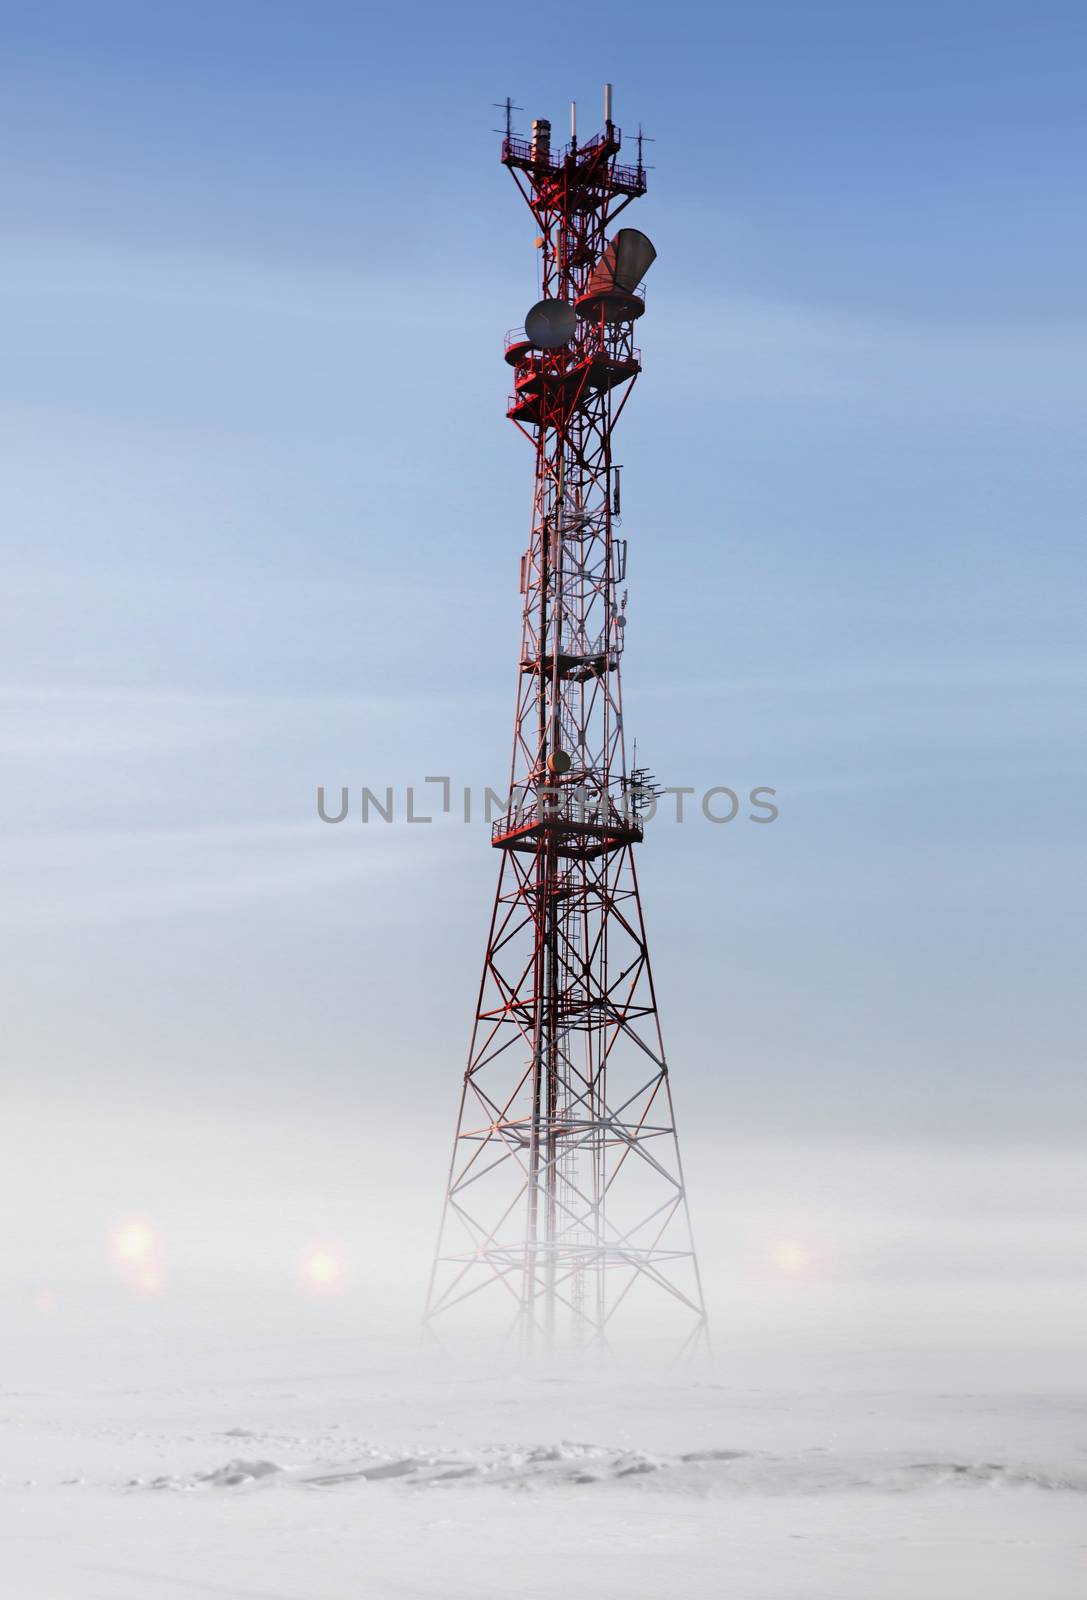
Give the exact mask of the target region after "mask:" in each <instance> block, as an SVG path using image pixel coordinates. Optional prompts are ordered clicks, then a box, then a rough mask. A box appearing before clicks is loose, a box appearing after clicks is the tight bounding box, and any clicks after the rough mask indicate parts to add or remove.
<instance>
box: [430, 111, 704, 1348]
mask: <svg viewBox="0 0 1087 1600" xmlns="http://www.w3.org/2000/svg"><path fill="white" fill-rule="evenodd" d="M511 110H512V108H511V106H510V104H509V102H507V103H506V136H505V138H504V139H503V142H502V161H503V164H504V165H505V166H506V167H507V168H508V169H509V171H510V172H511V173H512V175H513V178H514V180H515V182H516V183H517V186H518V188H519V189H520V191H521V193H522V195H523V196H524V198H525V200H526V201H527V203H528V206H529V208H530V210H531V212H532V215H533V217H534V218H535V220H536V224H537V228H538V233H539V238H538V240H537V246H538V250H539V253H540V263H541V289H542V295H543V301H544V302H550V301H557V302H561V303H563V304H560V305H559V307H558V308H555V307H547V306H545V312H548V311H555V310H556V309H557V312H558V314H559V315H560V317H561V316H563V315H564V316H566V318H567V319H568V321H569V322H570V324H571V325H572V326H573V318H572V317H571V315H570V313H569V312H566V311H564V310H563V305H565V306H570V307H573V308H575V310H576V312H577V321H576V326H574V327H573V332H572V334H571V337H570V338H569V339H568V340H567V342H565V343H563V344H561V345H559V346H558V347H557V348H540V344H539V341H536V342H535V343H534V342H533V341H532V340H531V339H530V337H529V335H528V334H526V332H524V331H522V330H518V331H517V332H516V333H514V334H512V335H510V336H508V337H507V341H506V360H507V361H508V362H509V364H510V366H511V367H512V368H513V372H514V393H513V395H512V397H511V400H510V402H509V408H508V415H509V417H510V418H511V420H512V421H513V422H514V423H516V425H517V427H518V428H519V429H520V431H521V432H522V433H523V434H524V435H525V437H526V438H527V439H528V440H529V441H530V443H531V444H532V445H533V447H534V450H535V457H536V475H535V494H534V501H533V517H532V535H531V540H530V543H529V548H528V550H527V551H526V553H525V554H524V555H523V557H522V560H521V593H522V595H523V597H524V617H523V629H522V637H521V655H520V662H519V673H518V690H517V699H516V712H515V719H514V735H513V761H512V769H511V775H510V802H509V808H508V810H507V811H506V813H505V814H504V815H503V816H501V817H500V818H499V819H498V820H497V821H496V822H495V823H494V825H493V830H492V840H491V842H492V844H493V845H494V846H495V848H497V849H498V850H499V852H500V859H501V865H500V869H499V877H498V890H497V894H496V897H495V903H494V912H493V915H492V917H491V925H490V933H489V936H488V939H487V950H486V956H485V959H484V963H483V977H482V981H481V984H480V990H479V999H478V1004H477V1007H476V1019H475V1025H474V1028H473V1033H472V1040H471V1046H470V1049H469V1053H468V1065H467V1070H466V1072H465V1077H464V1087H463V1093H462V1096H461V1104H460V1113H459V1118H458V1123H457V1133H456V1139H455V1141H454V1148H453V1157H452V1162H451V1165H450V1172H449V1181H448V1186H447V1192H446V1200H445V1208H444V1212H443V1219H442V1228H441V1234H440V1237H439V1243H438V1250H437V1256H436V1259H435V1263H434V1270H433V1273H432V1277H431V1282H430V1290H429V1295H428V1302H427V1321H428V1325H434V1324H435V1323H439V1322H440V1323H443V1324H444V1323H445V1322H446V1319H447V1318H448V1319H452V1318H453V1317H454V1316H458V1317H460V1318H461V1319H462V1320H463V1321H468V1322H469V1323H470V1325H471V1326H473V1327H475V1328H478V1327H479V1326H480V1323H481V1321H486V1322H489V1323H490V1324H491V1325H493V1324H494V1317H495V1311H496V1309H498V1310H500V1311H502V1312H504V1314H505V1316H507V1317H508V1319H509V1325H510V1328H511V1331H513V1332H515V1333H516V1334H518V1335H519V1337H520V1340H521V1342H522V1345H523V1347H524V1348H525V1349H526V1350H532V1349H533V1348H537V1349H538V1348H540V1347H563V1346H578V1345H581V1346H585V1347H589V1346H592V1345H594V1344H595V1345H603V1346H608V1345H609V1344H610V1342H611V1340H612V1335H613V1332H614V1330H615V1329H616V1327H617V1325H618V1323H619V1321H620V1320H621V1321H623V1322H625V1323H630V1322H632V1321H637V1323H638V1327H639V1331H646V1332H648V1331H651V1330H652V1331H656V1330H657V1329H658V1326H660V1331H661V1332H662V1333H663V1332H665V1331H666V1325H667V1324H671V1331H673V1332H675V1333H678V1334H679V1335H680V1339H679V1340H678V1341H677V1342H678V1343H680V1344H681V1347H682V1346H683V1345H688V1346H690V1347H694V1346H697V1345H698V1344H699V1343H700V1342H701V1341H703V1340H705V1338H706V1336H707V1323H706V1311H705V1304H704V1301H703V1295H702V1286H701V1281H700V1278H699V1272H698V1263H697V1259H696V1256H695V1252H694V1245H693V1240H692V1236H691V1229H690V1219H689V1215H688V1208H687V1196H686V1191H685V1188H684V1181H683V1170H682V1166H681V1162H680V1153H679V1144H678V1141H677V1137H676V1127H675V1120H674V1116H673V1110H672V1093H671V1086H670V1082H669V1076H668V1067H667V1065H666V1061H665V1054H664V1046H663V1042H662V1039H661V1032H660V1026H659V1023H658V1019H657V1004H656V996H655V994H654V989H653V978H652V973H651V970H650V964H649V951H648V947H647V944H646V935H645V928H644V924H643V920H642V907H641V900H640V897H639V893H638V879H637V874H636V871H635V863H634V849H635V846H636V845H638V844H639V843H640V842H641V840H642V836H643V822H644V810H645V795H646V790H645V779H644V774H641V773H639V772H636V771H632V770H631V769H630V768H628V765H627V757H626V749H625V744H624V734H623V710H622V695H621V691H620V660H621V657H622V653H623V640H624V631H625V622H626V618H625V614H624V613H625V607H626V595H625V592H622V591H623V586H624V582H625V577H626V541H625V540H622V539H620V538H619V537H618V536H617V530H618V527H619V525H620V481H619V469H618V467H617V466H616V465H615V464H614V462H613V457H612V435H613V430H614V428H615V424H616V422H617V421H618V419H619V416H620V415H621V413H622V411H623V408H624V406H625V405H626V402H627V400H628V398H629V396H630V392H631V389H632V387H633V384H634V381H635V379H636V377H637V375H638V373H639V372H640V370H641V354H640V351H639V350H638V349H637V348H636V347H635V344H634V337H633V336H634V323H635V319H636V318H637V316H638V315H640V313H641V312H642V311H643V310H644V296H643V293H642V291H641V287H640V286H639V285H637V284H628V285H627V286H626V287H624V286H623V284H622V283H621V282H620V281H617V280H618V279H621V277H622V274H621V273H619V274H617V273H616V271H615V257H616V250H615V247H614V245H612V244H610V242H609V239H608V232H609V230H610V227H611V224H612V223H613V222H614V220H615V219H616V217H617V216H618V215H619V213H620V212H622V211H624V210H625V209H626V207H627V206H628V205H629V204H630V203H631V201H632V200H635V199H637V198H638V197H639V196H640V195H642V194H644V193H645V189H646V176H645V168H644V165H643V161H642V141H641V135H640V134H639V137H638V142H637V161H636V164H635V165H623V164H621V162H620V160H619V155H620V145H621V135H620V131H619V129H618V128H617V127H616V126H615V125H614V123H613V122H612V120H611V105H610V90H609V91H607V92H606V96H605V125H604V130H603V132H602V133H599V134H597V135H596V136H595V137H594V138H592V139H590V140H589V141H588V142H586V143H581V144H579V143H578V142H577V138H576V135H575V136H574V137H573V138H572V139H571V142H570V143H569V145H567V146H566V147H565V148H564V149H562V150H557V151H553V150H552V149H551V145H550V127H549V125H548V124H547V123H544V122H536V123H534V124H533V130H532V139H531V140H524V139H520V138H516V137H514V135H513V133H512V131H511V126H510V113H511ZM624 231H625V232H626V233H627V234H628V235H629V236H630V237H632V238H633V239H634V240H635V241H638V240H642V241H644V236H643V235H640V234H637V233H634V232H633V230H624ZM644 243H645V244H648V241H644ZM652 255H653V251H652V246H649V259H650V260H651V259H652ZM632 291H634V292H632ZM473 1312H479V1313H482V1316H481V1317H473V1316H471V1313H473Z"/></svg>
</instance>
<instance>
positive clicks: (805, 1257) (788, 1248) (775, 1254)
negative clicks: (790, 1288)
mask: <svg viewBox="0 0 1087 1600" xmlns="http://www.w3.org/2000/svg"><path fill="white" fill-rule="evenodd" d="M770 1259H771V1261H772V1262H773V1264H774V1266H775V1267H776V1268H777V1270H778V1271H779V1272H787V1273H790V1274H791V1275H793V1276H796V1275H797V1274H798V1273H803V1272H807V1270H808V1268H809V1266H810V1265H811V1257H810V1256H809V1254H808V1252H807V1251H806V1250H805V1248H804V1246H803V1245H802V1244H797V1242H796V1240H795V1239H780V1240H779V1241H778V1243H777V1244H776V1245H775V1246H774V1248H773V1250H772V1252H771V1255H770Z"/></svg>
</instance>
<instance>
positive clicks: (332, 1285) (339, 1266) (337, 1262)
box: [302, 1248, 344, 1294]
mask: <svg viewBox="0 0 1087 1600" xmlns="http://www.w3.org/2000/svg"><path fill="white" fill-rule="evenodd" d="M302 1272H303V1276H304V1278H305V1280H306V1284H307V1286H308V1287H309V1288H310V1289H312V1290H313V1291H314V1293H316V1294H334V1293H335V1292H336V1291H337V1290H339V1289H342V1288H343V1277H344V1272H343V1262H342V1260H341V1259H340V1257H339V1256H338V1255H337V1254H336V1252H335V1251H334V1250H328V1249H324V1248H322V1249H318V1250H311V1251H310V1253H309V1255H308V1256H307V1257H306V1259H305V1261H304V1262H303V1265H302Z"/></svg>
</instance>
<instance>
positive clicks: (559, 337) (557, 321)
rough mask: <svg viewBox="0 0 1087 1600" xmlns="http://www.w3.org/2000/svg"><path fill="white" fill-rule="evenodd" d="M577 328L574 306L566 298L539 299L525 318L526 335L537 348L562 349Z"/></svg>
mask: <svg viewBox="0 0 1087 1600" xmlns="http://www.w3.org/2000/svg"><path fill="white" fill-rule="evenodd" d="M576 328H577V316H576V315H575V313H574V308H573V306H571V305H567V303H566V301H565V300H539V301H537V303H536V304H535V305H534V306H533V308H532V310H531V311H530V312H529V314H528V316H527V317H526V318H525V337H526V339H527V340H528V342H529V344H532V345H535V346H536V349H537V350H561V349H562V347H563V345H564V344H569V343H570V340H571V339H572V338H573V337H574V330H575V329H576Z"/></svg>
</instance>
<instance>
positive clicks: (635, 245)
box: [577, 228, 657, 322]
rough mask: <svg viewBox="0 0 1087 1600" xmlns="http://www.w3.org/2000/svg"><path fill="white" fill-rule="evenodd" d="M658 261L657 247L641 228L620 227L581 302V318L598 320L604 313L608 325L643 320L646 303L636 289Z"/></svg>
mask: <svg viewBox="0 0 1087 1600" xmlns="http://www.w3.org/2000/svg"><path fill="white" fill-rule="evenodd" d="M656 259H657V251H656V246H655V245H654V244H653V242H652V240H651V239H647V238H646V236H645V234H644V233H639V231H638V229H637V228H620V229H619V232H618V233H617V234H616V235H615V238H614V239H612V240H611V241H610V243H609V244H608V245H607V247H606V248H605V250H604V254H603V255H602V256H601V257H600V260H599V261H598V262H597V264H596V266H595V267H594V268H593V270H592V273H591V275H590V278H589V281H588V283H587V284H586V285H585V293H584V294H583V295H581V296H580V298H579V299H578V303H577V314H578V316H579V317H598V316H599V315H600V313H601V311H603V313H604V320H605V321H606V322H632V321H633V320H634V318H635V317H640V316H641V314H642V312H643V311H644V310H645V301H644V300H642V299H641V298H640V297H639V296H638V295H637V294H636V293H635V290H636V289H637V287H638V285H639V284H640V283H641V281H642V279H643V278H644V277H645V275H646V273H647V272H648V271H649V269H650V267H651V266H652V265H653V263H654V261H655V260H656Z"/></svg>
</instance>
